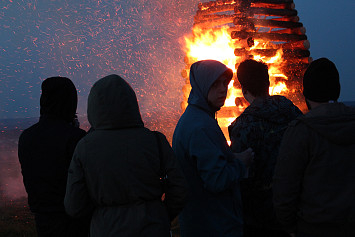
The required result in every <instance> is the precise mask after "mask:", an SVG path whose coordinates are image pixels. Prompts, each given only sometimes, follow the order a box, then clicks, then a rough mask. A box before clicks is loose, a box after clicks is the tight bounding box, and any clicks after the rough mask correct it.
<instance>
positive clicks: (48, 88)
mask: <svg viewBox="0 0 355 237" xmlns="http://www.w3.org/2000/svg"><path fill="white" fill-rule="evenodd" d="M76 107H77V92H76V89H75V86H74V84H73V83H72V82H71V81H70V80H69V79H68V78H62V77H52V78H48V79H46V80H45V81H44V82H43V83H42V95H41V110H40V111H41V117H40V120H39V122H38V123H36V124H34V125H33V126H31V127H30V128H28V129H26V130H24V131H23V133H22V134H21V136H20V138H19V144H18V157H19V160H20V164H21V171H22V175H23V182H24V185H25V188H26V191H27V193H28V203H29V206H30V209H31V211H32V212H34V213H65V210H64V204H63V200H64V195H65V186H66V182H67V174H68V168H69V164H70V161H71V158H72V155H73V152H74V149H75V146H76V144H77V143H78V141H79V140H80V139H81V138H82V137H83V136H85V134H86V133H85V131H84V130H82V129H79V128H77V127H74V126H73V123H72V122H73V120H74V117H75V111H76Z"/></svg>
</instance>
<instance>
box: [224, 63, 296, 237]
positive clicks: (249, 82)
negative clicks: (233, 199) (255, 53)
mask: <svg viewBox="0 0 355 237" xmlns="http://www.w3.org/2000/svg"><path fill="white" fill-rule="evenodd" d="M237 76H238V81H239V83H240V85H241V87H242V92H243V95H244V98H245V99H246V100H247V101H248V102H249V103H250V105H249V106H248V107H247V108H246V109H245V110H244V111H243V113H241V114H240V115H239V116H238V117H237V118H236V119H235V121H234V122H233V123H232V124H231V125H230V126H229V127H228V130H229V136H230V139H231V148H232V151H233V152H241V151H244V150H246V149H247V148H248V147H251V148H252V149H253V151H254V153H255V157H254V162H253V164H252V165H251V166H250V169H249V174H248V177H247V178H245V179H243V180H242V181H241V194H242V202H243V216H244V237H254V236H255V237H257V236H263V235H265V236H273V237H282V236H285V237H288V236H289V234H288V233H287V232H285V231H284V230H282V228H281V225H280V223H278V222H277V220H276V216H275V211H274V209H273V205H272V178H273V175H274V169H275V165H276V159H277V155H278V152H279V148H280V144H281V140H282V136H283V134H284V132H285V131H286V128H287V126H288V124H289V123H290V122H291V121H292V120H294V119H295V118H297V117H298V116H300V115H302V112H301V111H300V110H299V109H298V108H297V106H295V105H294V104H293V103H292V102H291V101H290V100H289V99H287V98H286V97H284V96H280V95H273V96H270V95H269V86H270V81H269V73H268V67H267V65H266V64H264V63H263V62H258V61H255V60H251V59H248V60H245V61H243V62H242V63H240V64H239V66H238V69H237Z"/></svg>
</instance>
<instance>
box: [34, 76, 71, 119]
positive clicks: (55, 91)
mask: <svg viewBox="0 0 355 237" xmlns="http://www.w3.org/2000/svg"><path fill="white" fill-rule="evenodd" d="M41 88H42V94H41V98H40V106H41V109H40V114H41V117H44V116H49V117H52V118H57V119H64V120H66V121H67V122H72V121H73V119H74V117H75V113H76V108H77V104H78V95H77V92H76V88H75V86H74V84H73V82H72V81H71V80H70V79H69V78H66V77H50V78H47V79H46V80H44V81H43V83H42V85H41Z"/></svg>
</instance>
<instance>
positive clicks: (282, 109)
mask: <svg viewBox="0 0 355 237" xmlns="http://www.w3.org/2000/svg"><path fill="white" fill-rule="evenodd" d="M243 115H250V116H254V117H257V118H260V119H262V120H266V121H269V122H271V123H276V124H285V122H286V123H288V122H290V121H292V120H294V119H295V118H296V117H298V116H300V115H302V112H301V110H299V109H298V107H297V106H295V105H294V104H293V103H292V102H291V101H290V100H289V99H287V98H286V97H284V96H279V95H274V96H267V97H263V98H261V97H258V98H256V99H255V100H254V101H253V102H252V103H251V105H250V106H248V107H247V108H246V109H245V111H244V113H243Z"/></svg>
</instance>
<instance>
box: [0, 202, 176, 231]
mask: <svg viewBox="0 0 355 237" xmlns="http://www.w3.org/2000/svg"><path fill="white" fill-rule="evenodd" d="M172 234H173V237H179V236H180V229H179V224H178V222H177V219H175V220H174V221H173V223H172ZM36 236H37V233H36V227H35V222H34V218H33V216H32V215H31V212H30V210H29V208H28V206H27V199H26V198H24V199H20V200H17V201H6V202H5V203H1V205H0V237H36Z"/></svg>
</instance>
